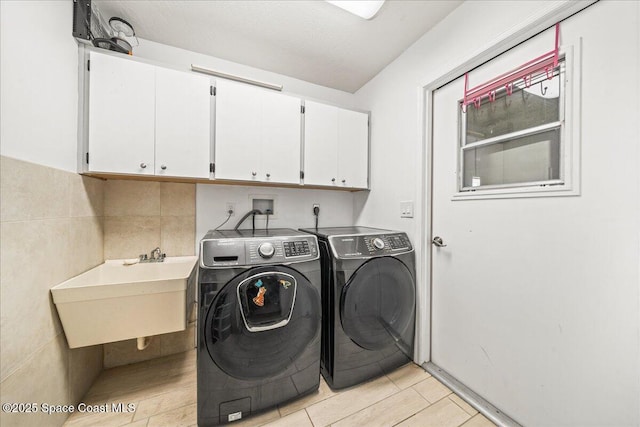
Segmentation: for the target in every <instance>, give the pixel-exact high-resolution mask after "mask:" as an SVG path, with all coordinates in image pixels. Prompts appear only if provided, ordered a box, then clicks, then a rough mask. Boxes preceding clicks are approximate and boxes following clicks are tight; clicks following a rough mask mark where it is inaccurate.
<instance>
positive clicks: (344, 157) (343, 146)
mask: <svg viewBox="0 0 640 427" xmlns="http://www.w3.org/2000/svg"><path fill="white" fill-rule="evenodd" d="M368 176H369V115H368V114H364V113H360V112H358V111H350V110H344V109H342V108H340V109H339V111H338V179H339V180H340V182H339V183H338V185H341V186H344V187H354V188H367V186H368Z"/></svg>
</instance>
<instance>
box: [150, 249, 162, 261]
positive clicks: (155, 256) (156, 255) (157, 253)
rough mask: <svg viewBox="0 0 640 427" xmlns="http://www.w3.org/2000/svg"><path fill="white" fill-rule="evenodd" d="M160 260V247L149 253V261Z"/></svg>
mask: <svg viewBox="0 0 640 427" xmlns="http://www.w3.org/2000/svg"><path fill="white" fill-rule="evenodd" d="M160 258H162V251H161V250H160V247H157V248H155V249H154V250H152V251H151V259H155V260H157V259H160Z"/></svg>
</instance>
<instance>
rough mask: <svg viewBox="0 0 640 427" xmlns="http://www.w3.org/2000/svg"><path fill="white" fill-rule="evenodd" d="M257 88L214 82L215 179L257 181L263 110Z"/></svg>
mask: <svg viewBox="0 0 640 427" xmlns="http://www.w3.org/2000/svg"><path fill="white" fill-rule="evenodd" d="M259 95H260V94H259V91H258V89H256V88H254V87H251V86H248V85H244V84H239V83H232V82H228V81H226V80H218V81H217V83H216V124H215V129H216V130H215V135H216V137H215V163H216V174H215V176H216V178H218V179H234V180H244V181H247V180H249V181H251V180H253V181H258V180H259V177H258V172H259V168H260V154H261V153H260V126H261V114H262V107H261V101H260V96H259Z"/></svg>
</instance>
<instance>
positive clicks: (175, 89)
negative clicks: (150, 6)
mask: <svg viewBox="0 0 640 427" xmlns="http://www.w3.org/2000/svg"><path fill="white" fill-rule="evenodd" d="M90 60H91V67H90V71H89V124H88V127H89V132H88V135H89V144H88V153H89V165H88V169H89V171H91V172H104V173H121V174H128V175H131V174H134V175H154V174H155V175H158V176H172V177H191V178H208V177H209V163H210V146H211V135H210V129H211V118H210V114H211V113H210V112H211V95H210V89H209V88H210V82H209V79H208V78H207V77H204V76H199V75H193V74H188V73H183V72H179V71H174V70H168V69H164V68H160V67H155V66H153V65H148V64H144V63H140V62H136V61H133V60H130V59H128V58H118V57H116V56H112V55H105V54H101V53H97V52H91V53H90Z"/></svg>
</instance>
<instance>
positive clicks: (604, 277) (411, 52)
mask: <svg viewBox="0 0 640 427" xmlns="http://www.w3.org/2000/svg"><path fill="white" fill-rule="evenodd" d="M563 3H565V2H546V1H531V2H504V1H495V2H492V1H482V2H465V3H463V4H462V5H461V6H460V7H459V8H457V9H456V10H454V11H453V12H452V13H451V14H450V15H449V16H448V17H447V18H445V19H444V20H443V21H442V22H440V23H439V24H438V25H437V26H436V27H435V28H433V29H432V30H431V31H429V32H428V33H427V34H425V35H424V36H423V37H422V38H420V39H419V40H418V41H417V42H416V43H415V44H414V45H413V46H411V47H410V48H409V49H407V50H406V51H405V53H403V54H402V55H401V56H400V57H399V58H398V59H396V60H395V61H394V62H393V63H391V64H390V65H389V66H387V67H386V68H385V70H383V71H382V72H381V73H380V74H378V75H377V76H376V77H375V78H374V79H372V80H371V81H370V82H369V83H368V84H366V85H365V86H364V87H363V88H362V89H361V90H359V91H358V92H357V93H356V97H357V99H358V102H359V103H360V105H362V106H365V105H366V106H367V108H369V109H371V112H372V113H371V114H372V118H373V120H372V127H371V134H372V146H371V154H372V157H371V164H372V167H371V171H372V176H371V186H372V191H371V193H370V194H356V195H355V205H356V206H355V209H354V212H355V213H356V216H357V220H356V222H357V224H361V225H373V226H384V227H391V228H397V229H403V230H406V231H407V232H408V233H409V234H410V236H411V237H412V239H413V241H414V242H417V244H418V246H419V247H418V249H419V250H418V252H417V259H418V266H419V267H420V268H421V269H422V273H423V274H422V276H423V277H429V272H428V267H429V264H428V262H429V261H428V259H426V254H425V247H424V245H423V242H422V241H421V238H422V237H423V236H425V235H426V233H427V232H428V227H429V223H428V222H426V219H428V216H427V213H428V212H429V209H430V206H429V205H427V206H426V211H423V212H421V209H420V206H416V213H417V215H416V217H415V218H414V219H412V220H408V219H401V218H400V215H399V214H400V212H399V210H400V209H399V203H400V201H403V200H419V199H420V198H421V197H422V196H428V193H427V194H425V195H423V194H421V191H422V182H424V180H425V177H424V176H423V174H424V173H425V169H424V168H423V164H422V161H423V158H422V157H421V155H420V153H423V144H424V141H423V139H422V137H423V135H422V122H423V117H421V116H420V114H421V111H422V102H423V98H422V89H421V88H422V87H423V86H424V85H426V84H427V83H429V82H431V81H434V80H436V79H438V78H439V77H440V76H442V75H444V74H445V73H446V72H448V71H449V70H451V69H453V68H455V67H456V66H458V65H461V64H463V63H464V62H465V61H467V60H469V59H470V58H472V57H474V56H476V55H477V54H479V53H480V52H482V51H483V50H484V49H486V48H488V47H490V46H492V45H495V44H496V43H497V42H499V41H500V40H502V39H503V38H504V35H505V34H509V33H511V32H513V31H514V29H515V28H519V27H521V26H522V25H524V24H525V23H527V22H529V20H528V19H529V18H528V17H532V16H541V12H544V11H551V12H552V11H553V10H554V9H555V8H558V7H560V6H562V5H563ZM550 16H553V13H552V14H551V15H550ZM478 17H483V20H482V21H479V20H478ZM485 18H486V19H485ZM470 23H474V24H473V25H470ZM639 24H640V4H638V2H624V1H622V2H617V1H606V2H605V1H603V2H598V3H596V4H594V5H592V6H590V7H589V8H588V9H586V10H584V11H582V12H579V13H577V14H576V15H574V16H572V17H571V18H569V19H567V20H566V21H565V23H563V24H562V28H561V43H562V41H563V40H567V39H568V38H571V40H576V39H578V38H580V37H582V38H583V52H582V55H583V56H582V58H583V64H582V73H583V74H582V78H583V87H582V97H583V98H582V112H583V121H582V129H581V131H582V141H581V144H582V175H583V176H582V195H581V196H580V197H574V198H555V199H554V200H552V201H550V202H549V209H553V210H554V211H555V212H556V215H560V216H561V217H563V218H566V220H565V221H560V222H559V223H558V224H556V226H557V227H558V228H557V229H558V230H559V231H562V235H563V236H568V235H570V236H572V237H571V239H568V240H562V241H561V243H560V244H556V245H548V244H546V242H538V244H539V245H540V251H541V252H544V253H545V258H546V259H551V258H553V259H556V260H559V263H558V264H554V265H553V266H551V265H549V266H545V267H541V268H547V269H548V272H547V276H548V277H553V276H555V277H562V278H563V279H564V280H562V281H559V282H558V283H557V286H555V288H556V289H557V293H556V294H554V296H553V301H554V302H555V303H556V304H557V303H558V302H559V301H563V303H562V304H560V305H559V308H558V310H551V312H552V313H553V314H552V316H551V317H548V318H545V319H540V318H536V316H532V317H531V318H529V319H528V320H527V327H531V328H533V329H535V325H536V324H537V322H545V323H546V322H550V323H554V322H555V323H554V324H558V325H560V324H564V325H565V326H566V325H572V327H571V331H570V332H569V331H568V330H567V329H566V328H565V332H564V333H565V334H566V335H565V336H564V337H563V338H562V340H561V342H562V344H561V345H559V346H558V345H555V344H554V343H553V342H552V341H551V339H550V338H551V337H549V336H545V335H544V334H542V335H541V336H540V337H537V338H536V339H537V341H535V345H534V344H533V342H530V343H528V345H531V346H533V348H536V349H539V350H538V357H534V358H535V359H536V362H535V365H536V370H535V372H538V373H539V372H544V373H545V374H544V375H535V374H534V373H533V372H534V371H533V370H532V371H527V372H528V375H525V377H526V378H527V380H526V381H525V382H523V383H519V384H517V387H516V388H517V390H518V393H513V394H512V396H511V397H508V398H501V399H500V400H498V401H492V402H491V403H493V404H494V405H496V406H498V407H499V408H501V409H503V410H505V411H507V413H509V412H511V413H512V414H514V413H515V414H517V415H518V416H519V417H520V418H518V417H516V421H520V422H522V423H523V424H525V425H529V424H530V425H545V424H547V425H561V424H564V425H587V424H590V425H605V424H611V423H613V424H617V425H638V424H640V408H639V405H640V404H639V402H640V364H639V363H638V361H639V360H640V343H639V335H640V319H639V313H640V309H639V302H640V295H639V294H640V292H639V291H640V289H639V283H640V280H639V276H640V273H639V271H638V267H637V263H638V260H639V259H640V243H639V236H640V224H639V221H640V220H639V218H640V217H639V216H638V209H639V206H640V194H639V189H640V186H639V184H638V183H640V175H639V174H638V170H640V167H639V166H640V155H639V154H640V150H639V146H638V141H639V140H640V130H639V129H638V121H637V117H638V116H640V111H638V102H637V100H638V96H639V93H638V91H639V88H638V81H637V78H636V77H632V76H637V75H638V74H640V69H639V61H640V58H639V56H640V53H639V46H640V35H639V30H638V28H639V27H640V25H639ZM563 37H565V38H563ZM532 56H535V55H532ZM517 65H519V64H514V66H517ZM616 82H624V84H622V85H619V84H617V83H616ZM427 132H429V129H427ZM607 135H616V137H610V136H607ZM604 141H611V143H606V144H603V142H604ZM452 144H455V141H452ZM389 169H392V170H394V173H388V172H387V171H388V170H389ZM382 171H385V173H382ZM426 178H427V180H426V184H425V188H426V189H427V191H429V186H430V182H429V180H428V177H426ZM623 189H624V190H623ZM427 200H428V199H427ZM460 203H476V204H478V203H482V202H478V201H467V202H460ZM558 212H562V214H559V213H558ZM623 230H625V231H623ZM596 235H597V236H607V237H606V241H605V242H603V241H601V240H600V239H598V238H596V237H594V236H596ZM530 237H531V239H532V241H535V240H536V237H535V235H532V236H530ZM445 238H446V236H445ZM490 243H491V242H488V244H489V245H490ZM492 250H497V251H498V253H499V248H497V249H492ZM574 253H581V254H585V253H586V254H587V255H586V256H584V257H576V256H574V255H573V254H574ZM560 260H562V261H560ZM585 266H597V268H594V269H592V270H590V271H591V272H592V274H590V275H589V277H586V278H585V277H584V275H583V274H582V272H583V271H584V268H585ZM583 279H584V280H583ZM428 285H429V284H428V283H426V282H423V281H421V282H420V283H419V284H418V286H419V291H420V294H421V299H420V304H419V308H420V309H421V315H422V320H423V322H422V329H421V337H420V338H421V341H422V342H423V343H426V344H428V341H429V336H428V328H429V324H428V308H429V304H430V301H429V299H428ZM477 285H478V286H482V285H483V283H478V284H477ZM576 290H579V291H577V292H576ZM550 298H551V297H550ZM542 299H543V300H544V298H542ZM549 302H551V301H549ZM500 303H501V304H504V305H509V304H514V303H515V301H514V300H513V299H510V298H509V297H508V296H507V295H505V296H503V297H502V299H501V300H500ZM520 303H522V302H520ZM526 303H527V310H532V312H536V304H538V303H536V302H535V301H527V302H526ZM516 304H517V303H516ZM544 306H545V307H548V306H547V305H546V304H545V305H544ZM537 309H538V312H542V311H543V310H542V309H543V307H542V306H538V307H537ZM460 321H461V322H463V321H464V319H460ZM505 327H507V328H513V327H516V325H515V324H512V325H505ZM533 338H534V337H531V336H522V339H523V340H529V339H533ZM604 343H606V344H604ZM513 345H514V343H510V342H504V347H503V348H501V351H504V352H505V354H509V351H510V349H512V348H513ZM511 351H512V350H511ZM511 354H512V357H514V358H516V357H518V356H517V354H513V352H512V353H511ZM419 356H420V357H419V360H420V361H424V360H428V357H429V348H428V345H427V346H423V347H422V349H421V352H420V355H419ZM467 368H468V369H469V370H474V369H475V370H481V368H480V367H477V366H476V367H474V366H468V367H467ZM501 368H502V367H501V366H496V367H494V369H495V370H496V372H498V373H500V375H502V374H503V372H501ZM500 375H496V377H498V376H500ZM505 387H506V385H505ZM532 390H536V392H533V391H532ZM540 390H544V391H543V392H541V391H540ZM614 391H615V393H614ZM601 393H605V394H606V396H607V397H605V398H603V399H604V400H606V402H607V403H606V404H604V403H603V404H600V403H598V401H596V400H593V397H594V396H597V395H599V394H601ZM514 401H515V403H514ZM612 416H613V417H614V418H612ZM614 419H615V421H613V420H614Z"/></svg>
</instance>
